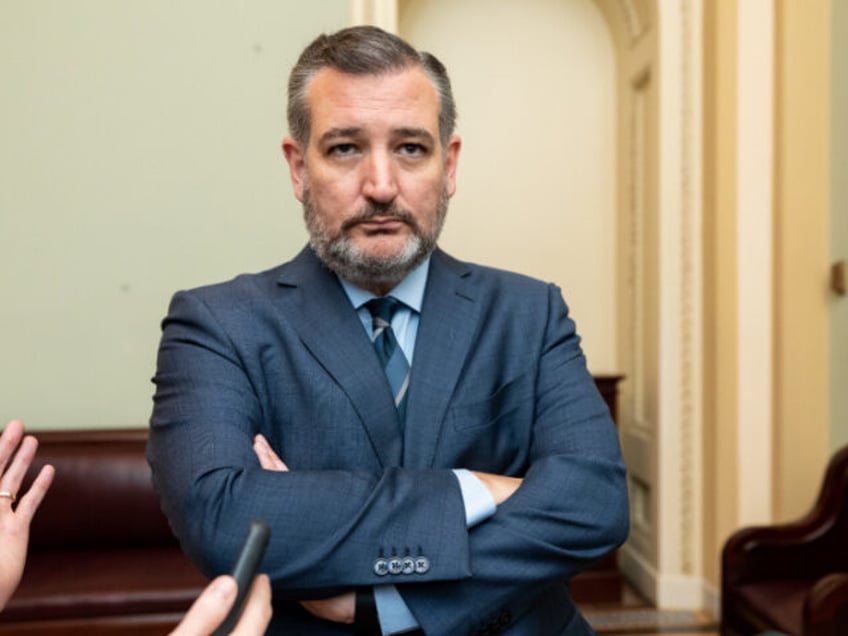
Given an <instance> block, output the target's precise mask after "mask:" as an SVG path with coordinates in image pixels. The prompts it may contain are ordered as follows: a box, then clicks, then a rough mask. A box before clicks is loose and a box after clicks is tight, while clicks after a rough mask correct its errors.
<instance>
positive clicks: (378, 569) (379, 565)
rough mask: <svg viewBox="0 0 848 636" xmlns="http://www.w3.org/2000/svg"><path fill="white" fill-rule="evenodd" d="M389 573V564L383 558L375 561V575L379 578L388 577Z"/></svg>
mask: <svg viewBox="0 0 848 636" xmlns="http://www.w3.org/2000/svg"><path fill="white" fill-rule="evenodd" d="M388 573H389V562H388V561H386V560H385V559H383V558H380V559H377V560H376V561H374V574H376V575H377V576H386V575H387V574H388Z"/></svg>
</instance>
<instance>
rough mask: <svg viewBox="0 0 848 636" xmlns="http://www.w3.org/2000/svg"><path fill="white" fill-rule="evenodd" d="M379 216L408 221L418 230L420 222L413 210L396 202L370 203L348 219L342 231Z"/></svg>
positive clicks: (408, 223) (409, 224)
mask: <svg viewBox="0 0 848 636" xmlns="http://www.w3.org/2000/svg"><path fill="white" fill-rule="evenodd" d="M378 216H388V217H391V218H393V219H397V220H398V221H402V222H403V223H406V224H407V225H408V226H410V227H411V228H412V229H413V230H415V231H416V232H417V231H418V222H417V221H416V220H415V216H413V214H412V212H410V211H409V210H405V209H403V208H400V207H398V206H397V205H395V204H394V203H386V204H381V203H369V204H368V205H366V206H365V207H364V208H362V209H361V210H359V211H358V212H356V214H354V215H353V216H351V217H350V218H348V219H346V220H345V221H344V223H342V228H341V229H342V231H347V230H349V229H351V228H352V227H354V226H355V225H359V224H360V223H363V222H364V221H368V220H370V219H373V218H374V217H378Z"/></svg>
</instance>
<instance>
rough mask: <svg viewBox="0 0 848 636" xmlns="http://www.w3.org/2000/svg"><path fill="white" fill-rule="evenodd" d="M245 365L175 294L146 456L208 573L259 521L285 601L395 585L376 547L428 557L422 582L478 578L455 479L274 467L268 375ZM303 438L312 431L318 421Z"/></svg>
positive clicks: (167, 508)
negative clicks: (263, 391) (262, 442)
mask: <svg viewBox="0 0 848 636" xmlns="http://www.w3.org/2000/svg"><path fill="white" fill-rule="evenodd" d="M246 364H247V363H246V361H245V360H244V359H243V357H242V353H241V352H240V351H239V348H238V347H237V346H236V345H235V344H234V343H233V342H232V340H231V333H229V332H228V331H227V330H226V329H223V328H222V326H221V324H220V323H219V321H218V320H217V319H216V316H215V313H214V312H212V311H211V310H210V309H209V307H208V306H207V305H206V303H204V302H203V300H201V299H200V298H198V297H197V296H196V295H194V294H193V293H192V292H182V293H179V294H177V295H176V296H175V297H174V299H173V301H172V303H171V306H170V309H169V314H168V317H167V318H166V319H165V321H164V323H163V334H162V340H161V344H160V348H159V355H158V360H157V371H156V376H155V378H154V382H155V384H156V393H155V396H154V408H153V415H152V417H151V428H150V437H149V442H148V449H147V456H148V461H149V462H150V464H151V467H152V470H153V479H154V485H155V487H156V490H157V491H158V493H159V495H160V498H161V501H162V507H163V510H164V512H165V514H166V516H167V517H168V519H169V521H170V523H171V526H172V528H173V530H174V532H175V534H176V535H177V537H178V538H179V539H180V542H181V544H182V546H183V549H184V550H185V551H186V553H187V554H188V555H189V556H190V557H191V558H192V560H193V561H194V562H195V563H196V564H197V565H198V566H199V567H200V568H201V570H202V571H203V572H204V573H205V574H207V575H208V576H213V575H216V574H219V573H221V572H226V571H228V570H229V568H230V567H231V565H232V562H233V560H234V558H235V556H236V553H237V550H238V548H239V546H240V544H241V542H242V540H243V538H244V536H245V533H246V530H247V527H248V525H249V522H250V520H251V519H254V518H262V519H264V520H265V521H266V522H267V523H268V524H269V525H270V526H271V541H270V544H269V547H268V550H267V552H266V556H265V559H264V562H263V570H264V571H266V572H267V573H268V574H269V575H270V577H271V579H272V582H273V586H274V590H275V595H276V596H278V597H288V598H292V599H305V598H312V597H323V596H327V595H329V594H331V593H334V592H336V591H339V590H346V589H350V588H351V587H354V586H360V585H375V584H381V583H386V582H387V581H386V578H385V577H381V576H379V575H377V574H375V552H377V551H376V550H375V545H377V546H381V547H380V548H379V552H383V553H384V555H385V560H386V561H387V562H388V561H389V560H390V559H391V558H392V557H397V558H403V557H407V556H408V557H410V558H412V559H418V558H419V557H424V559H425V560H424V561H420V560H419V561H418V562H417V565H418V570H419V572H418V573H417V577H416V578H417V579H418V580H427V581H439V580H457V579H462V578H467V577H468V576H470V574H471V569H470V562H469V553H468V541H467V532H468V531H467V529H466V527H465V510H464V506H463V501H462V496H461V492H460V488H459V485H458V483H457V479H456V477H455V475H454V474H453V472H452V471H451V470H449V469H444V470H423V471H411V470H403V469H400V468H386V469H382V470H380V469H379V467H376V466H375V469H374V470H292V471H289V472H272V471H267V470H263V469H262V468H261V467H260V466H259V463H258V460H257V458H256V456H255V454H254V452H253V448H252V441H253V437H254V436H255V435H256V434H257V433H259V432H263V431H264V430H265V429H264V428H263V427H264V426H265V425H266V424H265V421H266V418H267V417H268V415H267V413H265V412H263V406H262V401H261V400H259V399H258V398H257V391H258V390H259V388H258V387H257V382H259V380H258V379H257V375H258V374H249V373H247V372H246V370H245V368H246ZM303 430H304V435H308V434H309V427H308V423H304V427H303ZM332 442H333V440H316V444H317V443H332ZM284 459H285V458H284ZM458 538H459V540H457V539H458ZM437 554H438V555H440V556H439V558H438V559H436V558H433V555H437ZM393 582H394V581H393Z"/></svg>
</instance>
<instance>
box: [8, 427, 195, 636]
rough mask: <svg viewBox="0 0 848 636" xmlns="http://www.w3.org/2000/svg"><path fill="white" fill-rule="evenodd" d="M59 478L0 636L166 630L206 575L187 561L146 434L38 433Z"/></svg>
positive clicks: (43, 458) (43, 454)
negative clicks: (155, 478) (153, 471)
mask: <svg viewBox="0 0 848 636" xmlns="http://www.w3.org/2000/svg"><path fill="white" fill-rule="evenodd" d="M35 435H36V437H37V438H38V440H39V451H38V454H37V456H36V462H35V463H34V465H33V466H32V467H31V470H30V474H29V476H28V478H27V481H26V482H25V483H29V481H30V480H31V478H32V476H33V475H34V474H35V471H37V470H38V469H39V468H40V466H42V465H43V464H46V463H50V464H53V465H54V466H55V467H56V476H55V479H54V482H53V485H52V487H51V488H50V491H49V492H48V493H47V496H46V497H45V499H44V501H43V502H42V505H41V507H40V508H39V510H38V513H37V514H36V517H35V520H34V521H33V525H32V530H31V536H30V550H29V555H28V558H27V565H26V569H25V571H24V576H23V579H22V580H21V584H20V586H19V587H18V590H17V592H16V593H15V595H14V596H13V597H12V599H11V600H10V602H9V603H8V605H7V606H6V609H5V610H4V611H3V612H2V613H0V634H22V635H27V634H30V635H31V634H39V635H45V636H47V635H58V634H62V635H63V636H74V635H77V634H80V635H82V634H86V635H87V636H89V635H98V634H121V635H130V636H134V635H146V634H151V635H152V634H155V635H156V636H162V635H163V634H167V633H168V632H169V631H170V630H171V629H172V628H173V626H174V625H175V624H176V623H177V622H178V621H179V619H180V617H181V616H182V615H183V614H184V613H185V610H186V609H187V608H188V607H189V605H191V603H192V602H193V600H194V599H195V598H196V597H197V596H198V595H199V594H200V592H201V591H202V589H203V587H204V586H205V585H206V583H207V579H206V578H205V577H204V576H203V575H202V574H200V572H199V571H198V570H197V569H196V568H195V567H194V565H193V564H192V563H191V562H190V561H189V560H188V559H187V558H186V557H185V556H184V555H183V553H182V551H181V550H180V547H179V545H178V543H177V541H176V539H175V538H174V536H173V535H172V533H171V530H170V528H169V527H168V523H167V521H166V519H165V517H164V515H163V514H162V512H161V510H160V507H159V499H158V497H157V496H156V494H155V493H154V491H153V487H152V485H151V480H150V468H149V467H148V465H147V462H146V460H145V457H144V448H145V443H146V440H147V431H146V430H144V429H133V430H114V431H108V430H100V431H68V432H59V431H56V432H44V433H35Z"/></svg>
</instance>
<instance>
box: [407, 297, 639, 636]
mask: <svg viewBox="0 0 848 636" xmlns="http://www.w3.org/2000/svg"><path fill="white" fill-rule="evenodd" d="M548 291H549V294H548V318H547V324H546V327H545V336H544V338H543V339H542V343H543V344H542V346H541V349H540V351H539V356H538V369H537V379H536V394H535V414H536V416H535V422H534V425H533V431H534V433H533V442H532V451H531V461H530V465H529V467H528V469H527V471H526V474H525V475H524V481H523V483H522V485H521V487H520V488H519V489H518V490H517V491H516V492H515V494H513V496H512V497H510V498H509V499H508V500H507V501H506V502H504V503H503V504H502V505H500V506H499V507H498V510H497V512H496V514H495V515H494V516H493V517H491V518H490V519H488V520H487V521H485V522H484V523H481V524H480V525H478V526H476V527H475V528H473V529H472V530H471V532H470V535H469V546H470V560H471V568H472V576H471V578H469V579H466V580H461V581H454V582H448V583H440V584H438V585H430V584H424V585H415V586H404V587H402V588H400V591H401V593H402V595H403V597H404V600H405V601H406V603H407V605H408V606H409V608H410V610H411V611H412V612H413V614H414V615H415V616H416V617H418V619H419V621H420V623H421V627H422V628H423V629H424V631H425V632H426V633H428V634H429V633H434V634H452V633H464V632H467V631H468V630H469V629H470V628H471V626H472V625H474V624H479V623H480V622H481V621H483V620H484V617H485V616H487V615H490V614H491V613H492V612H493V611H496V610H497V609H498V608H510V610H511V612H512V614H513V615H516V614H517V613H520V612H521V611H522V607H526V606H527V605H529V604H531V603H532V602H533V596H534V594H537V593H538V592H539V591H540V590H543V589H544V588H545V586H546V584H558V583H559V584H561V583H562V581H563V580H565V579H568V578H570V577H572V576H573V575H575V574H577V573H578V572H580V571H582V570H584V569H586V568H588V567H589V566H590V565H591V564H592V563H594V562H595V561H596V560H598V559H600V558H601V557H602V556H604V555H605V554H607V553H609V552H610V551H611V550H613V549H614V548H615V547H617V546H618V545H619V544H621V543H622V542H623V541H624V539H625V538H626V536H627V533H628V524H629V521H628V503H627V491H626V483H625V469H624V465H623V461H622V458H621V452H620V447H619V442H618V436H617V433H616V431H615V427H614V425H613V423H612V420H611V418H610V416H609V412H608V409H607V408H606V406H605V404H604V402H603V400H602V398H601V397H600V395H599V393H598V391H597V389H596V387H595V384H594V380H593V378H592V377H591V375H590V374H589V372H588V370H587V368H586V363H585V358H584V356H583V353H582V351H581V348H580V346H579V338H578V336H577V335H576V333H575V327H574V323H573V321H572V320H571V319H570V318H569V317H568V310H567V307H566V306H565V303H564V302H563V300H562V297H561V294H560V292H559V290H558V289H557V288H556V287H554V286H550V287H549V290H548Z"/></svg>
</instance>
